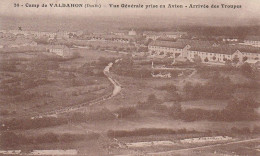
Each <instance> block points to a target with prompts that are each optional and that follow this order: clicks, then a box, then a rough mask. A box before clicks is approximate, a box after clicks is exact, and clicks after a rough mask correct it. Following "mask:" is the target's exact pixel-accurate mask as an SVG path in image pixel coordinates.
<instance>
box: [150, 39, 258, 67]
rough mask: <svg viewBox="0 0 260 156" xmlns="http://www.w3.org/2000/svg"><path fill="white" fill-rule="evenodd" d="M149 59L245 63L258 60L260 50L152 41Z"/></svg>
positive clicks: (225, 45) (186, 42)
mask: <svg viewBox="0 0 260 156" xmlns="http://www.w3.org/2000/svg"><path fill="white" fill-rule="evenodd" d="M148 50H149V53H150V57H154V58H164V57H168V58H174V60H175V59H176V60H177V59H178V60H189V61H191V62H193V61H194V60H195V59H196V58H200V59H201V61H202V62H203V63H207V62H208V63H210V62H215V63H223V64H224V63H225V62H226V61H228V60H230V61H235V60H236V61H237V62H245V61H246V60H259V58H260V48H257V47H252V46H245V45H238V44H237V45H228V44H222V43H221V44H217V43H214V42H211V41H198V40H178V41H177V42H165V41H154V42H152V43H151V44H150V45H149V46H148Z"/></svg>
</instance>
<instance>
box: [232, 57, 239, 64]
mask: <svg viewBox="0 0 260 156" xmlns="http://www.w3.org/2000/svg"><path fill="white" fill-rule="evenodd" d="M232 62H233V63H235V64H237V63H238V62H239V58H238V57H237V55H236V56H235V57H234V58H233V60H232Z"/></svg>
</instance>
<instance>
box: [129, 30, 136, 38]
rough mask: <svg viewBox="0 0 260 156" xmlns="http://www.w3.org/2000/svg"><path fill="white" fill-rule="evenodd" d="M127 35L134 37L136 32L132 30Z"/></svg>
mask: <svg viewBox="0 0 260 156" xmlns="http://www.w3.org/2000/svg"><path fill="white" fill-rule="evenodd" d="M128 35H129V36H136V35H137V33H136V31H134V30H133V29H132V30H131V31H129V32H128Z"/></svg>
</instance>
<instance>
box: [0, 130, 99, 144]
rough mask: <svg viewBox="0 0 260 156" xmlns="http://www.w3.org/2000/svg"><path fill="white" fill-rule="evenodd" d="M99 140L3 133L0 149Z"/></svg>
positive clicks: (93, 136) (89, 136) (93, 135)
mask: <svg viewBox="0 0 260 156" xmlns="http://www.w3.org/2000/svg"><path fill="white" fill-rule="evenodd" d="M98 138H99V134H97V133H90V134H69V133H64V134H55V133H45V134H42V135H38V136H25V135H22V134H15V133H14V132H3V133H1V135H0V140H1V141H0V146H1V147H17V146H21V145H29V144H34V145H35V144H42V143H56V142H60V143H67V142H73V141H82V140H96V139H98Z"/></svg>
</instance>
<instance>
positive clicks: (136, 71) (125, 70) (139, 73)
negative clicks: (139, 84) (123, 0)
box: [112, 57, 151, 78]
mask: <svg viewBox="0 0 260 156" xmlns="http://www.w3.org/2000/svg"><path fill="white" fill-rule="evenodd" d="M112 71H114V72H115V73H116V74H118V75H123V76H130V77H134V78H149V77H151V70H149V69H147V68H141V69H140V68H135V66H134V61H133V60H132V58H131V57H125V58H124V59H122V61H120V62H119V63H117V64H115V66H113V68H112Z"/></svg>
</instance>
